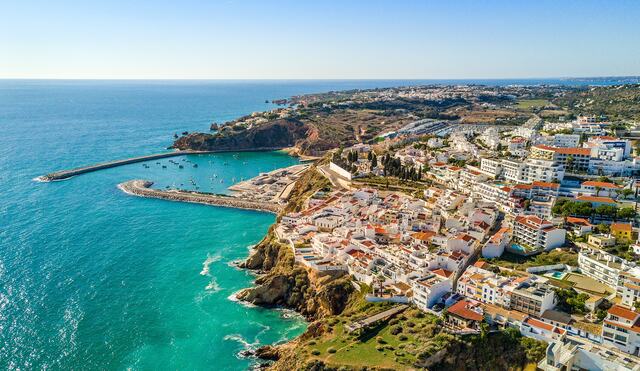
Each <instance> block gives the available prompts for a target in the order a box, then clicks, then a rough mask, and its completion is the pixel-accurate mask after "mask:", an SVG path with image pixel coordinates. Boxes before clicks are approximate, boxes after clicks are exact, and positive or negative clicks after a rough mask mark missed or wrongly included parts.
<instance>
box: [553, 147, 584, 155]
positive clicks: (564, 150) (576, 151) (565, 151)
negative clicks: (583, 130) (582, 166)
mask: <svg viewBox="0 0 640 371" xmlns="http://www.w3.org/2000/svg"><path fill="white" fill-rule="evenodd" d="M554 151H555V152H556V153H560V154H563V155H581V156H591V150H590V149H589V148H577V147H576V148H555V149H554Z"/></svg>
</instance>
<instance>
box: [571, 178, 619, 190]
mask: <svg viewBox="0 0 640 371" xmlns="http://www.w3.org/2000/svg"><path fill="white" fill-rule="evenodd" d="M581 185H583V186H588V187H600V188H620V186H619V185H617V184H613V183H609V182H596V181H593V180H589V181H586V182H583V183H582V184H581Z"/></svg>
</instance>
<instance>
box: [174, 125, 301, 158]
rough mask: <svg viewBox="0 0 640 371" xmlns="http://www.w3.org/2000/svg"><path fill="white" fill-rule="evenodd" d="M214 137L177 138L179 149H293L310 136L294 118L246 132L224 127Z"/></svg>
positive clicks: (203, 134) (240, 129)
mask: <svg viewBox="0 0 640 371" xmlns="http://www.w3.org/2000/svg"><path fill="white" fill-rule="evenodd" d="M224 129H225V130H221V132H219V133H215V134H205V133H193V134H188V135H185V136H182V137H180V138H178V139H177V140H176V141H175V142H174V143H173V148H177V149H180V150H188V149H190V150H200V151H228V150H229V151H230V150H236V151H237V150H267V149H279V148H285V147H292V146H295V145H296V143H298V142H300V141H302V140H304V139H305V138H307V137H308V136H309V135H310V134H311V131H310V129H311V128H310V127H309V125H307V124H305V123H303V122H301V121H298V120H294V119H279V120H274V121H271V122H269V123H266V124H263V125H257V126H254V127H252V128H249V129H245V128H236V127H233V128H227V127H226V126H225V127H224Z"/></svg>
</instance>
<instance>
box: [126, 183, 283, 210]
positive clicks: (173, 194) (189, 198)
mask: <svg viewBox="0 0 640 371" xmlns="http://www.w3.org/2000/svg"><path fill="white" fill-rule="evenodd" d="M152 185H153V182H151V181H148V180H141V179H136V180H130V181H128V182H124V183H120V184H118V188H120V189H121V190H122V191H123V192H125V193H127V194H130V195H135V196H140V197H149V198H159V199H163V200H169V201H178V202H191V203H197V204H205V205H213V206H222V207H232V208H236V209H247V210H259V211H267V212H270V213H274V214H278V213H280V212H281V211H282V210H283V206H282V205H279V204H277V203H273V202H261V201H256V200H247V199H243V198H240V197H233V196H224V195H215V194H210V193H202V192H194V191H185V190H168V191H164V190H157V189H152V188H150V187H151V186H152Z"/></svg>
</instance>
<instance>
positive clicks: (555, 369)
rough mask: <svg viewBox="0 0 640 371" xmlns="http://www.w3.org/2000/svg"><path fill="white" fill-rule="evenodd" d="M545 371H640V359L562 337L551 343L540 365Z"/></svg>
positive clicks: (539, 367)
mask: <svg viewBox="0 0 640 371" xmlns="http://www.w3.org/2000/svg"><path fill="white" fill-rule="evenodd" d="M538 369H540V370H543V371H564V370H611V371H640V359H639V358H636V357H632V356H631V357H630V356H629V355H628V354H626V353H622V352H620V351H618V350H617V349H615V350H614V349H608V348H604V347H602V346H598V345H596V344H593V343H590V342H577V341H575V338H571V339H570V338H568V337H567V336H563V337H560V338H559V339H556V340H555V341H552V342H550V343H549V346H548V347H547V351H546V353H545V358H544V359H542V361H540V362H539V363H538Z"/></svg>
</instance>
